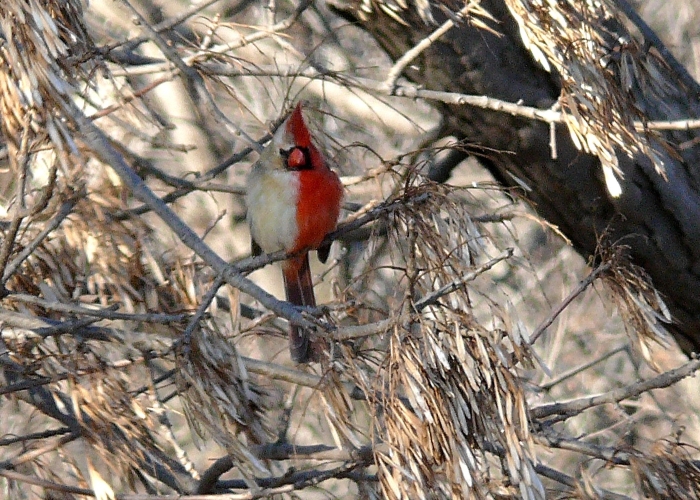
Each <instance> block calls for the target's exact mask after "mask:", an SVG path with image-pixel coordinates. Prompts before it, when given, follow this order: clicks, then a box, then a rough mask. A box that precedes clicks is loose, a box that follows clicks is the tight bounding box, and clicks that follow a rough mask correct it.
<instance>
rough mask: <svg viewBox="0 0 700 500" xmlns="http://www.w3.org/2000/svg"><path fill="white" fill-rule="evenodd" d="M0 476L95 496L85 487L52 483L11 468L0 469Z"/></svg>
mask: <svg viewBox="0 0 700 500" xmlns="http://www.w3.org/2000/svg"><path fill="white" fill-rule="evenodd" d="M0 476H3V477H6V478H7V479H12V480H13V481H18V482H21V483H26V484H33V485H35V486H41V487H42V488H44V489H47V490H52V491H61V492H63V493H72V494H74V495H87V496H90V497H94V496H95V492H93V491H92V490H88V489H86V488H76V487H75V486H66V485H65V484H59V483H54V482H53V481H47V480H45V479H39V478H38V477H34V476H28V475H27V474H20V473H19V472H15V471H13V470H7V469H2V470H0Z"/></svg>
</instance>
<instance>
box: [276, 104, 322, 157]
mask: <svg viewBox="0 0 700 500" xmlns="http://www.w3.org/2000/svg"><path fill="white" fill-rule="evenodd" d="M263 156H267V158H266V159H267V162H266V163H267V164H268V166H270V167H272V168H277V169H280V170H282V169H284V170H290V171H303V170H317V169H321V168H327V167H326V162H325V160H324V158H323V155H322V154H321V152H320V151H319V149H318V147H317V146H316V144H315V143H314V140H313V138H312V134H311V132H310V131H309V128H308V126H307V124H306V121H305V118H304V113H303V104H302V103H301V102H299V103H298V104H297V105H296V107H295V108H294V110H293V111H292V113H291V114H290V115H289V117H288V118H287V119H286V120H285V121H284V122H283V123H282V125H280V127H279V128H278V129H277V131H276V132H275V135H274V136H273V138H272V141H271V142H270V144H269V145H268V146H267V148H266V151H265V152H264V154H263Z"/></svg>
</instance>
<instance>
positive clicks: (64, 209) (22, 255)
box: [0, 198, 78, 285]
mask: <svg viewBox="0 0 700 500" xmlns="http://www.w3.org/2000/svg"><path fill="white" fill-rule="evenodd" d="M77 201H78V200H77V198H73V199H71V200H68V201H65V202H63V204H61V207H60V208H59V209H58V212H57V213H56V215H55V216H54V217H53V218H52V219H51V220H50V221H49V223H48V224H47V225H46V227H45V228H44V229H42V231H41V232H40V233H39V234H38V235H37V236H36V237H35V238H34V240H32V241H31V242H30V243H29V244H28V245H27V246H25V247H24V248H23V249H22V251H21V252H19V254H17V256H16V257H15V258H14V259H13V260H12V262H10V263H9V264H8V265H7V267H6V268H5V272H4V273H3V274H2V280H0V283H2V284H3V285H4V284H5V283H7V280H9V279H10V277H11V276H12V275H13V274H15V272H17V269H19V266H21V265H22V262H24V261H25V260H27V258H28V257H29V256H30V255H31V254H32V252H33V251H34V250H36V249H37V247H38V246H39V245H41V242H42V241H44V240H45V239H46V237H47V236H48V235H49V234H51V233H52V232H53V231H54V230H55V229H56V228H57V227H58V226H59V225H61V222H63V220H64V219H65V218H66V217H68V215H69V214H70V213H71V211H72V210H73V207H74V206H75V204H76V203H77Z"/></svg>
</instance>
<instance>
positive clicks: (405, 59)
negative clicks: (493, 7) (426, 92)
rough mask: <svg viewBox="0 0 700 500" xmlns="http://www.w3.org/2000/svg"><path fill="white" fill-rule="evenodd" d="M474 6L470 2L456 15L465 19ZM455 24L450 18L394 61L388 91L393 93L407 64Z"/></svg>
mask: <svg viewBox="0 0 700 500" xmlns="http://www.w3.org/2000/svg"><path fill="white" fill-rule="evenodd" d="M473 8H474V5H472V3H471V2H469V3H468V4H467V5H466V6H465V7H463V8H462V10H460V11H459V12H457V13H455V17H456V18H458V19H463V18H464V17H465V16H466V15H467V14H469V11H471V10H472V9H473ZM454 26H455V20H454V19H448V20H447V21H445V22H444V23H443V24H442V26H440V27H439V28H438V29H436V30H435V31H433V32H432V33H431V34H430V35H428V36H427V37H425V38H424V39H423V40H421V41H420V42H419V43H418V44H416V45H415V46H414V47H412V48H410V49H409V50H407V51H406V53H405V54H404V55H403V56H401V57H400V58H399V59H398V60H397V61H396V62H395V63H394V65H393V66H392V67H391V69H389V72H388V73H387V76H386V80H384V85H385V88H386V90H387V92H389V93H391V92H392V90H393V89H394V88H395V86H396V80H398V79H399V76H401V73H402V72H403V70H404V69H406V66H408V65H409V64H411V62H413V61H414V60H415V59H416V57H418V56H419V55H420V54H421V53H422V52H423V51H424V50H426V49H427V48H428V47H430V46H431V45H432V44H433V43H435V42H436V41H437V40H439V39H440V38H441V37H442V36H443V35H444V34H445V33H447V32H448V31H450V30H451V29H452V28H454Z"/></svg>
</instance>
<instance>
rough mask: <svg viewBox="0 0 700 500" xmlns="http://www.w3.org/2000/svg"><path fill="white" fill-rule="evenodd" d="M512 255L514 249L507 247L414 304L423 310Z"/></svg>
mask: <svg viewBox="0 0 700 500" xmlns="http://www.w3.org/2000/svg"><path fill="white" fill-rule="evenodd" d="M512 256H513V249H512V248H507V249H505V250H504V251H502V252H501V253H500V254H498V255H497V256H496V257H494V258H493V259H491V260H489V261H488V262H485V263H483V264H481V265H480V266H478V267H477V268H476V269H474V270H473V271H470V272H468V273H467V274H465V275H464V276H462V277H461V278H458V279H456V280H454V281H453V282H452V283H448V284H447V285H445V286H443V287H441V288H439V289H438V290H435V291H434V292H432V293H430V294H428V295H426V296H425V297H423V298H422V299H420V300H419V301H417V302H416V303H415V305H414V307H415V309H416V311H421V310H423V309H424V308H425V307H427V306H430V305H433V304H435V303H436V302H437V301H438V300H440V299H441V298H442V297H444V296H445V295H448V294H450V293H452V292H455V291H456V290H459V289H460V288H463V287H464V286H465V285H466V284H467V283H469V282H470V281H474V280H475V279H476V278H477V277H479V276H480V275H482V274H484V273H485V272H486V271H488V270H489V269H491V268H492V267H493V266H495V265H496V264H498V263H499V262H501V261H503V260H506V259H509V258H511V257H512Z"/></svg>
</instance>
